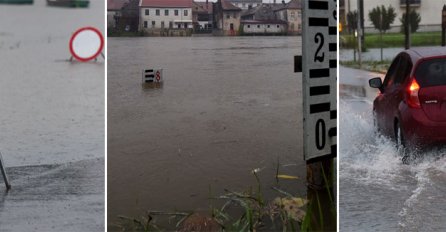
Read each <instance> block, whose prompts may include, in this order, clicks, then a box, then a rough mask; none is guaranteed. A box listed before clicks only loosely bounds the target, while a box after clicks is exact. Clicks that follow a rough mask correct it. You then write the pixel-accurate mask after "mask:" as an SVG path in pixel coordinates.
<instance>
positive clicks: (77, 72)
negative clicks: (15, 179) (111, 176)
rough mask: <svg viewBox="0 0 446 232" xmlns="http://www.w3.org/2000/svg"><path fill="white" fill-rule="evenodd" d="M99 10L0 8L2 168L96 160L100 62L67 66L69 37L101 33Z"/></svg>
mask: <svg viewBox="0 0 446 232" xmlns="http://www.w3.org/2000/svg"><path fill="white" fill-rule="evenodd" d="M104 4H105V3H104V1H92V2H91V6H90V8H87V9H70V8H60V7H48V6H46V0H35V1H34V4H33V5H8V4H6V5H4V4H0V70H1V74H0V110H1V113H0V128H1V133H0V141H1V144H0V149H1V151H2V153H3V155H4V157H3V158H4V160H5V162H6V163H7V165H8V166H24V165H36V164H54V163H65V162H69V161H78V160H82V159H91V158H96V157H104V146H103V144H104V60H103V59H102V58H101V59H100V60H99V62H97V63H88V64H81V63H70V62H67V59H68V58H70V52H69V49H68V42H69V39H70V37H71V34H72V33H73V32H74V31H75V30H76V29H78V28H80V27H83V26H89V25H90V26H94V27H97V28H99V29H101V30H102V29H103V28H104V26H103V25H104V22H103V21H104V19H103V18H104V17H103V8H104ZM24 16H28V17H24Z"/></svg>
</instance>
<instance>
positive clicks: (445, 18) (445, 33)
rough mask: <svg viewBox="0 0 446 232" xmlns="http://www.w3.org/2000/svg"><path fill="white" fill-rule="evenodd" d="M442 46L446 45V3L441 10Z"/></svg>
mask: <svg viewBox="0 0 446 232" xmlns="http://www.w3.org/2000/svg"><path fill="white" fill-rule="evenodd" d="M441 16H442V17H441V19H442V20H441V46H443V47H444V46H446V5H444V6H443V10H442V12H441Z"/></svg>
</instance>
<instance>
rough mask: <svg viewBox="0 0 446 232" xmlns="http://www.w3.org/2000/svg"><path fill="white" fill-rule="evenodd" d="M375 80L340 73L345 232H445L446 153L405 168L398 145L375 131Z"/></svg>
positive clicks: (430, 153) (343, 70) (367, 75)
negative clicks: (368, 83) (371, 82)
mask: <svg viewBox="0 0 446 232" xmlns="http://www.w3.org/2000/svg"><path fill="white" fill-rule="evenodd" d="M376 76H380V74H373V73H369V72H364V71H359V70H354V69H349V68H343V67H341V69H340V85H341V87H340V93H341V99H340V106H339V107H340V109H342V110H340V126H339V127H340V137H339V140H340V141H339V143H340V171H339V183H340V185H339V189H340V192H339V221H340V231H358V230H359V231H445V230H446V222H445V221H444V217H445V216H446V211H445V210H444V209H445V208H446V200H444V193H445V191H446V157H445V155H446V149H442V150H433V151H428V152H426V154H424V158H422V159H419V160H417V161H416V162H415V163H414V164H411V165H404V164H402V162H401V157H400V156H399V155H398V153H397V150H396V148H395V145H394V143H393V142H392V141H391V140H389V139H388V138H384V137H382V136H379V135H376V134H374V131H373V121H372V114H371V111H372V103H373V99H374V96H376V92H373V91H372V90H371V89H370V88H368V87H367V86H366V81H367V80H368V79H369V78H372V77H376ZM358 89H364V90H366V91H357V90H358ZM358 93H366V94H358Z"/></svg>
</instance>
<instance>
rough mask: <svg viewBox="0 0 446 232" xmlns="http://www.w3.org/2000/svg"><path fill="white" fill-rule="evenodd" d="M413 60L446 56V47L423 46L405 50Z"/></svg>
mask: <svg viewBox="0 0 446 232" xmlns="http://www.w3.org/2000/svg"><path fill="white" fill-rule="evenodd" d="M405 52H406V53H407V54H409V55H410V57H411V58H412V60H419V59H424V58H429V57H437V56H446V47H422V48H411V49H408V50H406V51H405Z"/></svg>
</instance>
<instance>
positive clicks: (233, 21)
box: [213, 0, 242, 36]
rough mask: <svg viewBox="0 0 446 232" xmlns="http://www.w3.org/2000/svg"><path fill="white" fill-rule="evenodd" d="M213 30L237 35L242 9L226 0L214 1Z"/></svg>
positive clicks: (217, 32)
mask: <svg viewBox="0 0 446 232" xmlns="http://www.w3.org/2000/svg"><path fill="white" fill-rule="evenodd" d="M213 8H214V9H213V12H214V31H215V32H216V34H219V35H229V36H234V35H239V31H240V16H241V11H242V9H240V8H238V7H236V6H234V5H233V4H232V3H230V2H229V1H227V0H218V1H217V2H216V3H214V7H213Z"/></svg>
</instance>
